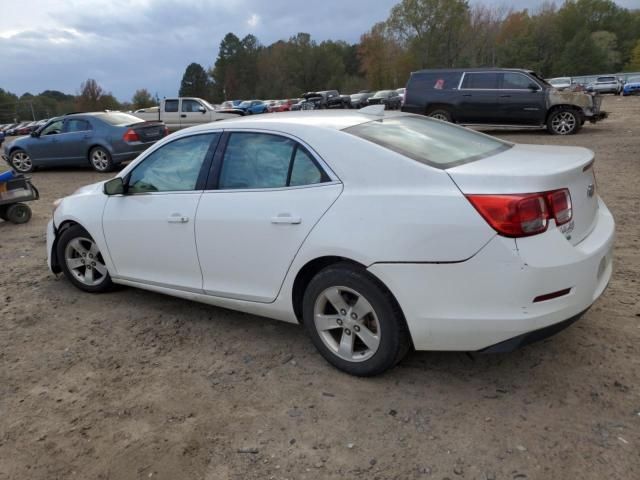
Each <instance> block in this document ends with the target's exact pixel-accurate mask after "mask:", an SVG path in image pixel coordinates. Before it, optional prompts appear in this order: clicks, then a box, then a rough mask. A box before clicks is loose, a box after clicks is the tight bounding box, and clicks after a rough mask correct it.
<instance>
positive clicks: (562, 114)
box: [547, 108, 582, 135]
mask: <svg viewBox="0 0 640 480" xmlns="http://www.w3.org/2000/svg"><path fill="white" fill-rule="evenodd" d="M581 126H582V123H581V118H580V115H579V114H578V113H577V112H576V111H575V110H571V109H568V108H561V109H559V110H556V111H555V112H553V113H551V115H549V118H548V119H547V131H548V132H549V133H551V134H552V135H573V134H574V133H577V132H578V130H580V127H581Z"/></svg>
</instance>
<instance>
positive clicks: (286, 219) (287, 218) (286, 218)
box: [271, 213, 302, 225]
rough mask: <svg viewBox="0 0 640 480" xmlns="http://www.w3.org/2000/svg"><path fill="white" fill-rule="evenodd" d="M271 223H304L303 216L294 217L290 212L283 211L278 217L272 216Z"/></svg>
mask: <svg viewBox="0 0 640 480" xmlns="http://www.w3.org/2000/svg"><path fill="white" fill-rule="evenodd" d="M271 223H275V224H276V225H282V224H289V225H298V224H300V223H302V218H300V217H292V216H291V215H289V214H286V213H281V214H280V215H278V216H276V217H271Z"/></svg>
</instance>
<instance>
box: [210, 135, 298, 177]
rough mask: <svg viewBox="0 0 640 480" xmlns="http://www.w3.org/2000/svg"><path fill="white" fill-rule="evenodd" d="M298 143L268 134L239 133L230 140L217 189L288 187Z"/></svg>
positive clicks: (231, 136)
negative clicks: (292, 158)
mask: <svg viewBox="0 0 640 480" xmlns="http://www.w3.org/2000/svg"><path fill="white" fill-rule="evenodd" d="M294 148H295V142H294V141H293V140H290V139H288V138H286V137H281V136H278V135H269V134H265V133H242V132H236V133H232V134H231V135H230V136H229V141H228V142H227V148H226V150H225V153H224V159H223V162H222V169H221V171H220V180H219V182H218V188H220V189H238V188H279V187H286V186H287V174H288V172H289V164H290V163H291V157H292V155H293V150H294Z"/></svg>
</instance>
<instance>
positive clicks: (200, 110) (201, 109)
mask: <svg viewBox="0 0 640 480" xmlns="http://www.w3.org/2000/svg"><path fill="white" fill-rule="evenodd" d="M198 111H199V112H200V113H207V109H206V108H204V107H202V106H201V107H198Z"/></svg>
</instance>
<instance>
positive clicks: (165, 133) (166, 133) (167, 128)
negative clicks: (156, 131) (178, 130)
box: [164, 126, 169, 137]
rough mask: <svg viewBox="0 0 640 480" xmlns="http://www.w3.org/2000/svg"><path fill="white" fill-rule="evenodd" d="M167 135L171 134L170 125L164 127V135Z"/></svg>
mask: <svg viewBox="0 0 640 480" xmlns="http://www.w3.org/2000/svg"><path fill="white" fill-rule="evenodd" d="M167 135H169V127H167V126H165V127H164V136H165V137H166V136H167Z"/></svg>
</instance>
